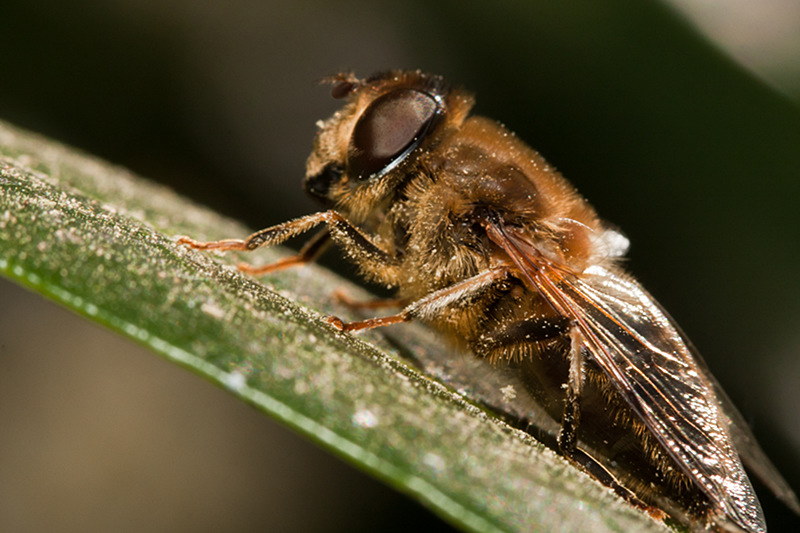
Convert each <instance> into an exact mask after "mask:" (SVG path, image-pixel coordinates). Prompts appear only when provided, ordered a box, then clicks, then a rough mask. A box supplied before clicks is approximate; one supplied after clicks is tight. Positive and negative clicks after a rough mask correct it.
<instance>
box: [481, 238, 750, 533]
mask: <svg viewBox="0 0 800 533" xmlns="http://www.w3.org/2000/svg"><path fill="white" fill-rule="evenodd" d="M486 229H487V234H488V235H489V238H490V239H491V240H492V241H494V242H495V243H496V244H498V245H499V246H500V247H501V248H503V249H504V250H505V251H506V253H508V255H509V257H510V258H511V260H512V261H513V262H514V263H515V264H516V266H517V267H518V268H519V269H520V270H521V271H522V273H523V275H524V276H525V278H527V280H528V281H529V282H530V283H531V284H532V285H533V286H534V287H535V288H536V289H537V290H538V291H539V292H540V293H541V294H542V296H543V297H544V298H545V299H547V300H548V301H549V302H550V304H551V305H552V306H553V307H554V308H555V309H556V310H557V311H558V312H560V313H562V314H563V315H565V316H568V317H570V318H571V319H573V320H574V321H575V324H576V325H577V327H578V328H579V330H580V333H581V335H582V336H583V338H584V340H585V343H586V346H585V348H586V350H587V351H588V353H589V357H590V358H591V359H592V360H594V361H595V362H596V363H597V364H598V365H599V366H600V367H601V368H602V369H603V371H604V372H605V373H606V374H607V375H608V377H609V379H610V381H611V382H612V383H613V384H614V386H615V387H616V388H617V390H618V391H619V393H620V394H621V395H622V396H623V397H624V398H625V400H626V401H627V403H628V405H629V406H630V407H631V408H632V409H633V411H634V412H635V413H636V414H637V415H638V416H639V418H640V419H641V420H642V421H643V422H644V423H645V424H646V426H647V427H648V429H649V430H650V432H651V433H652V434H653V435H654V436H655V437H656V438H657V439H658V441H659V442H660V443H661V444H662V446H663V447H664V449H665V450H666V451H667V452H668V453H669V455H670V456H671V457H672V458H673V459H674V461H675V462H676V464H677V465H679V466H680V468H681V469H682V470H683V471H684V472H685V473H686V474H687V475H688V476H689V477H690V478H691V479H693V480H694V481H695V483H697V485H698V486H699V487H700V488H701V490H702V491H703V492H704V493H705V494H706V495H707V496H708V498H709V499H710V501H711V502H712V503H713V504H714V505H715V506H716V507H717V508H718V509H720V510H721V511H723V512H724V513H725V514H726V515H727V516H728V517H729V519H730V520H731V521H733V522H734V523H736V524H738V525H739V526H740V527H742V528H743V529H745V530H747V531H752V532H758V531H766V526H765V523H764V517H763V514H762V511H761V507H760V505H759V503H758V500H757V498H756V496H755V493H754V491H753V488H752V486H751V485H750V481H749V480H748V479H747V476H746V475H745V472H744V469H743V467H742V463H741V461H740V460H739V456H738V454H737V452H736V449H735V448H734V446H733V443H732V441H731V437H730V435H729V433H728V427H727V426H728V419H727V417H726V416H725V415H724V414H723V413H722V412H721V408H720V404H719V401H718V399H717V398H716V396H715V394H714V387H713V385H712V383H711V382H710V381H709V380H708V379H707V378H706V377H705V372H704V371H703V370H702V369H701V368H700V367H699V366H698V364H697V362H696V361H695V359H694V358H693V357H692V355H691V352H690V350H689V348H688V347H687V345H686V343H685V342H684V341H683V339H682V337H681V335H680V333H679V331H678V329H677V328H676V326H675V325H674V324H673V323H672V322H671V320H670V318H669V317H668V316H667V315H666V314H665V313H664V312H663V311H662V309H661V307H660V306H659V305H658V304H657V303H656V302H655V301H654V300H653V298H652V297H651V296H650V295H649V294H648V293H647V291H645V290H644V289H643V288H642V287H641V286H640V285H639V284H638V283H637V282H636V281H634V280H632V279H627V278H625V277H622V276H620V275H619V274H617V273H614V272H611V271H609V270H607V269H605V268H602V267H590V268H589V269H587V270H586V271H584V272H582V273H581V274H580V276H578V275H574V274H571V273H568V272H565V271H564V270H562V269H560V268H559V267H558V266H556V265H554V264H553V263H552V262H551V261H549V260H548V259H546V258H545V257H543V256H542V255H541V253H539V252H538V250H537V249H536V247H535V246H534V245H533V244H532V243H531V242H530V241H529V240H528V239H527V238H526V236H525V235H524V234H523V233H522V232H520V231H517V230H515V229H513V228H504V227H502V226H501V225H488V226H487V228H486Z"/></svg>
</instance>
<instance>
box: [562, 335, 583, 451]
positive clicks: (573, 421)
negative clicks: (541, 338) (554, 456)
mask: <svg viewBox="0 0 800 533" xmlns="http://www.w3.org/2000/svg"><path fill="white" fill-rule="evenodd" d="M569 341H570V343H569V344H570V345H569V377H568V378H567V398H566V400H565V402H564V414H563V415H562V416H561V431H559V433H558V447H559V448H560V449H561V451H562V452H563V453H564V454H565V455H569V454H570V453H572V452H574V451H575V447H576V445H577V433H578V425H580V421H581V390H582V389H583V352H582V350H583V335H581V333H580V330H578V327H577V326H575V325H572V327H571V328H570V330H569Z"/></svg>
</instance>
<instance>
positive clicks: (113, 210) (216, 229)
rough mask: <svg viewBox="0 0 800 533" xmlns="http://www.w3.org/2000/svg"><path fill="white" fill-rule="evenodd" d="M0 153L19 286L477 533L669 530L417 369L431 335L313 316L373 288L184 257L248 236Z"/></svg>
mask: <svg viewBox="0 0 800 533" xmlns="http://www.w3.org/2000/svg"><path fill="white" fill-rule="evenodd" d="M0 156H2V158H0V273H2V274H3V275H5V276H8V277H9V278H11V279H13V280H16V281H18V282H19V283H21V284H24V285H26V286H28V287H30V288H32V289H33V290H35V291H37V292H39V293H41V294H43V295H44V296H47V297H49V298H52V299H54V300H56V301H58V302H60V303H61V304H63V305H65V306H66V307H68V308H70V309H72V310H74V311H76V312H78V313H80V314H83V315H85V316H86V317H88V318H89V319H91V320H94V321H96V322H99V323H101V324H104V325H105V326H107V327H109V328H111V329H112V330H115V331H118V332H119V333H121V334H123V335H126V336H128V337H130V338H131V339H132V340H134V341H136V342H138V343H141V344H143V345H145V346H147V347H149V348H150V349H152V350H153V351H154V352H156V353H158V354H160V355H161V356H163V357H165V358H167V359H169V360H171V361H174V362H175V363H177V364H179V365H182V366H184V367H186V368H188V369H189V370H191V371H193V372H195V373H197V374H199V375H201V376H203V377H205V378H207V379H208V380H210V381H212V382H214V383H216V384H217V385H219V386H221V387H224V388H227V389H228V390H229V391H230V393H231V394H233V395H235V396H237V397H239V398H240V399H241V400H243V401H245V402H248V403H250V404H252V405H254V406H255V407H257V408H258V409H260V410H262V411H263V412H265V413H267V414H269V415H271V416H273V417H275V418H277V419H279V420H281V421H282V422H284V423H285V424H286V425H288V426H290V427H292V428H294V429H295V430H297V431H298V432H300V433H302V434H304V435H306V436H307V437H308V438H309V439H311V440H313V441H315V442H318V443H320V444H321V445H323V446H324V447H326V448H327V449H329V450H331V451H332V452H334V453H336V454H339V455H341V456H343V457H345V458H347V459H348V460H349V461H351V462H352V463H353V464H354V465H355V466H357V467H359V468H361V469H363V470H366V471H368V472H371V473H373V474H374V475H376V476H377V477H379V478H381V479H383V480H385V481H386V482H388V483H389V484H391V485H393V486H395V487H397V488H398V489H400V490H402V491H404V492H406V493H409V494H412V495H414V496H415V497H417V498H418V499H419V500H420V501H422V502H423V503H424V504H425V505H427V506H428V507H430V508H431V509H433V510H434V511H435V512H437V513H439V514H441V515H442V516H444V517H446V518H447V519H449V520H450V521H451V522H453V523H455V524H457V525H460V526H461V527H463V528H465V529H468V530H474V531H531V530H536V531H663V530H664V526H663V525H661V524H658V523H656V522H654V521H653V520H651V519H650V518H649V517H647V516H646V515H644V514H643V513H641V512H638V511H636V510H634V509H632V508H630V507H629V506H628V505H626V504H624V503H623V502H621V501H620V500H619V499H618V498H616V497H615V496H614V495H613V494H612V493H611V492H610V491H609V490H607V489H606V488H604V487H602V486H600V485H599V484H597V483H596V482H594V481H593V480H591V479H590V478H588V477H587V476H585V475H583V474H581V473H580V472H578V471H576V470H575V469H574V468H572V467H571V466H569V465H568V464H567V463H565V462H564V461H563V460H562V459H561V458H559V457H558V456H556V455H555V454H554V453H552V452H551V451H549V450H547V449H545V448H543V447H541V446H540V445H538V444H537V443H536V442H535V441H533V440H532V439H531V438H530V437H528V436H527V435H525V434H523V433H521V432H519V431H516V430H514V429H512V428H510V427H508V426H506V425H505V424H503V423H502V422H500V421H498V420H496V419H494V418H492V417H491V416H489V415H487V414H486V413H485V412H484V411H482V410H481V409H479V408H477V407H475V406H474V405H473V404H472V403H470V402H469V401H468V400H467V399H465V398H464V397H462V396H461V395H459V394H458V393H456V392H453V391H452V390H451V389H449V388H447V387H445V386H443V385H441V384H439V383H437V382H436V381H433V380H431V379H428V378H426V377H425V376H423V375H421V374H420V373H419V372H417V371H416V370H414V369H413V368H411V367H410V366H408V365H407V364H406V363H405V362H404V361H403V360H402V358H400V357H399V355H398V354H399V352H400V351H403V350H409V351H414V350H440V349H441V347H440V346H438V345H437V343H436V342H431V341H429V340H426V337H425V335H421V336H419V337H418V338H417V340H412V341H410V344H409V346H411V345H413V348H411V347H409V346H405V347H403V346H399V347H398V346H396V347H394V348H392V347H391V345H389V344H388V343H386V342H385V341H383V340H382V338H381V337H380V336H379V335H377V334H373V335H370V336H367V337H365V339H366V340H362V339H359V338H356V337H354V336H352V335H349V334H342V333H338V332H336V331H334V330H333V329H332V328H331V327H329V326H328V325H326V324H325V323H324V322H323V321H321V320H320V318H321V313H322V310H321V309H316V310H315V309H314V308H317V307H322V308H323V309H325V310H327V311H328V312H330V311H331V309H333V307H332V304H331V305H328V304H327V303H326V302H327V301H328V300H329V294H330V292H331V291H332V290H333V288H337V287H343V286H344V287H348V289H347V290H350V291H351V292H355V291H357V289H356V288H353V287H349V286H348V284H347V282H346V281H344V280H342V279H339V278H337V277H336V276H334V275H333V274H331V273H329V272H326V271H324V270H323V269H321V268H319V267H316V266H310V267H305V268H303V269H297V270H294V271H288V272H281V273H280V274H279V275H276V276H273V277H269V278H267V279H266V280H264V282H263V283H262V282H259V281H256V280H254V279H253V278H250V277H248V276H245V275H242V274H241V273H239V272H238V271H237V270H236V269H235V268H233V267H232V264H233V263H234V262H235V261H236V259H237V258H236V257H229V256H226V257H217V258H215V257H212V256H209V255H208V254H203V253H197V252H194V251H191V250H187V249H186V248H184V247H180V246H176V245H175V243H174V236H175V235H178V234H186V235H191V236H194V237H198V238H221V237H231V236H241V235H245V234H247V229H246V228H243V227H241V226H239V225H237V224H236V223H234V222H232V221H229V220H225V219H223V218H221V217H219V216H218V215H215V214H213V213H210V212H208V211H205V210H203V209H201V208H199V207H197V206H195V205H193V204H191V203H190V202H188V201H187V200H185V199H182V198H180V197H178V196H177V195H175V194H174V193H172V192H170V191H169V190H166V189H164V188H161V187H158V186H156V185H153V184H151V183H149V182H147V181H146V180H143V179H141V178H137V177H135V176H133V175H131V174H130V173H129V172H127V171H125V170H123V169H119V168H116V167H113V166H111V165H108V164H106V163H103V162H101V161H98V160H95V159H92V158H90V157H87V156H84V155H81V154H78V153H75V152H74V151H71V150H69V149H67V148H64V147H62V146H59V145H57V144H55V143H52V142H50V141H47V140H45V139H42V138H39V137H37V136H34V135H30V134H27V133H24V132H20V131H18V130H16V129H14V128H13V127H11V126H8V125H4V124H1V123H0ZM283 253H285V252H282V251H280V250H269V251H265V252H264V253H263V254H262V255H260V256H259V258H260V260H262V261H264V262H267V261H271V260H274V259H275V258H276V257H278V256H280V255H281V254H283ZM337 312H338V311H337ZM43 326H44V327H45V328H46V325H43ZM410 335H411V337H412V339H413V338H414V337H413V336H414V333H413V331H412V333H411V334H410ZM367 341H369V342H367ZM265 482H268V481H265Z"/></svg>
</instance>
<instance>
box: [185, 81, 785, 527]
mask: <svg viewBox="0 0 800 533" xmlns="http://www.w3.org/2000/svg"><path fill="white" fill-rule="evenodd" d="M328 81H329V82H330V83H331V84H332V86H333V88H332V96H333V97H334V98H337V99H343V100H345V104H344V106H343V107H342V108H341V109H340V110H339V111H338V112H336V113H335V114H334V115H333V116H332V117H331V118H329V119H328V120H325V121H322V122H320V123H318V128H319V130H318V133H317V136H316V140H315V143H314V149H313V152H312V153H311V156H310V157H309V159H308V163H307V172H306V177H305V181H304V187H305V190H306V191H307V192H308V193H309V194H310V195H311V196H313V197H315V198H317V199H318V200H320V201H321V202H322V203H323V204H324V205H325V206H326V207H327V210H325V211H321V212H318V213H314V214H311V215H307V216H304V217H300V218H297V219H295V220H291V221H289V222H285V223H283V224H279V225H277V226H273V227H270V228H267V229H264V230H261V231H258V232H256V233H254V234H252V235H250V236H249V237H247V238H246V239H243V240H240V239H229V240H222V241H215V242H199V241H195V240H193V239H190V238H186V237H182V238H180V239H179V242H180V243H182V244H184V245H187V246H190V247H192V248H195V249H199V250H232V251H251V250H255V249H256V248H259V247H261V246H274V245H277V244H280V243H283V242H284V241H286V240H288V239H290V238H292V237H295V236H298V235H300V234H302V233H305V232H307V231H309V230H311V229H313V228H317V227H320V228H321V230H320V231H319V232H318V233H317V234H316V236H315V237H313V238H312V239H311V240H309V241H308V243H307V244H306V245H305V246H304V247H303V248H302V249H301V250H300V251H299V253H298V254H297V255H294V256H291V257H288V258H285V259H283V260H281V261H279V262H277V263H274V264H271V265H266V266H261V267H256V266H251V265H244V264H243V265H240V269H241V270H243V271H245V272H248V273H250V274H254V275H258V274H264V273H266V272H271V271H274V270H278V269H282V268H287V267H290V266H295V265H302V264H304V263H308V262H310V261H313V260H315V259H316V258H317V257H318V256H319V255H320V254H321V253H322V252H323V251H324V250H325V248H326V247H327V246H328V245H329V244H331V243H335V244H337V245H339V246H341V247H342V248H343V249H344V251H345V253H346V254H347V256H349V258H350V259H351V260H352V261H353V262H354V263H355V264H356V265H357V266H358V267H359V269H360V273H361V274H362V275H363V276H364V277H365V278H366V279H368V280H370V281H372V282H376V283H378V284H381V285H383V286H385V287H387V288H389V289H393V290H395V291H396V295H397V298H396V299H393V300H389V301H387V302H385V304H386V305H396V306H398V307H400V308H401V310H400V311H399V312H397V313H396V314H390V315H387V316H381V317H377V318H370V319H366V320H361V321H356V322H349V323H346V322H344V321H342V320H341V319H339V318H337V317H329V318H328V319H327V320H328V322H329V323H331V324H332V325H333V326H335V327H336V328H337V329H339V330H342V331H359V330H364V329H368V328H375V327H380V326H388V325H391V324H396V323H400V322H407V321H412V320H415V321H421V322H424V323H426V324H428V325H429V326H431V327H432V328H434V329H435V330H438V331H439V332H441V333H442V334H444V335H445V336H446V337H448V338H449V339H451V340H452V342H454V343H455V344H457V345H459V346H461V347H464V348H466V349H468V350H469V351H471V352H472V354H474V355H475V356H476V357H479V358H484V359H487V360H489V361H491V362H493V363H494V364H496V365H506V366H507V367H508V368H512V369H513V370H514V371H515V372H517V373H518V374H519V375H520V376H521V377H522V379H523V382H524V384H525V387H526V389H527V392H528V393H529V394H530V395H531V396H532V397H533V398H535V400H536V402H537V403H538V404H539V405H540V406H541V408H542V409H543V411H544V412H545V413H546V414H547V416H549V417H551V418H552V420H553V421H555V423H556V424H557V426H556V427H558V428H560V429H559V430H558V432H557V434H556V435H554V439H553V440H554V446H555V447H556V448H557V449H558V451H560V452H561V454H563V455H564V456H565V457H566V458H567V459H569V460H571V461H572V462H574V463H576V464H577V465H578V466H579V467H581V468H582V469H584V470H585V471H587V472H589V473H590V474H591V475H593V476H594V477H596V478H598V479H599V480H600V481H601V482H603V483H605V484H607V485H609V486H611V487H612V488H613V489H614V490H615V491H617V492H618V493H619V494H620V495H621V496H623V497H624V498H625V499H627V500H628V501H629V502H631V503H633V504H635V505H638V506H640V507H642V508H644V509H646V510H648V511H650V512H651V514H653V515H654V516H658V517H661V518H665V517H667V516H668V515H669V516H671V517H672V518H673V519H675V520H678V521H680V522H682V523H684V524H685V525H686V526H687V527H689V528H690V529H693V530H703V529H708V528H713V529H717V530H732V531H747V532H760V531H766V525H765V521H764V516H763V513H762V510H761V507H760V504H759V502H758V499H757V498H756V495H755V492H754V491H753V488H752V486H751V483H750V481H749V479H748V477H747V475H746V474H745V471H744V468H743V466H742V464H743V463H744V464H747V465H748V467H749V468H750V469H751V471H752V472H753V473H754V475H756V476H758V477H759V478H760V479H761V480H762V481H763V482H764V483H765V485H766V486H767V487H768V488H770V489H771V490H772V491H773V492H775V493H776V494H777V495H778V497H779V498H781V499H782V500H784V501H785V502H786V503H787V505H789V507H791V508H792V509H794V510H795V511H796V512H800V504H798V500H797V497H796V496H795V495H794V493H793V492H792V490H791V488H790V487H789V486H788V484H787V483H786V482H785V481H784V480H783V479H782V478H781V476H780V474H778V472H777V471H776V469H775V467H774V466H773V465H772V464H771V463H770V461H769V460H768V459H767V457H766V456H765V454H764V453H763V452H762V451H761V449H760V448H759V447H758V444H757V443H756V442H755V439H754V437H753V435H752V434H751V433H750V431H749V430H748V428H747V425H746V424H745V423H744V422H743V420H742V418H741V415H739V414H738V413H737V411H736V409H735V408H734V407H733V405H732V404H731V402H730V401H729V400H728V398H727V396H726V395H725V394H724V392H723V391H722V389H721V388H720V387H719V386H718V385H717V383H716V381H715V380H714V379H713V377H712V376H711V375H710V373H709V372H708V370H707V369H706V367H705V366H704V364H703V362H702V360H701V359H700V356H699V355H698V354H697V353H696V351H695V349H694V348H693V347H692V345H691V344H690V343H689V341H688V340H687V338H686V337H685V335H684V334H683V333H682V332H681V330H680V329H679V328H678V326H677V325H676V324H675V323H674V321H673V320H672V319H671V318H670V317H669V315H668V314H667V313H666V312H665V311H664V310H663V309H662V308H661V306H660V305H659V304H658V303H657V302H656V301H655V300H654V299H653V297H652V296H650V294H649V293H648V292H647V291H646V290H645V289H644V288H643V287H642V286H641V285H640V284H639V283H638V282H637V281H636V280H634V279H633V278H632V277H630V276H629V275H628V274H626V273H625V272H624V271H623V270H622V269H621V268H620V266H619V262H620V258H621V257H622V256H623V255H624V253H625V252H626V249H627V240H626V239H625V237H623V236H622V235H621V234H620V233H619V232H617V231H615V230H614V229H612V228H610V227H609V226H608V225H607V224H605V223H604V222H603V221H602V220H601V219H600V218H599V217H598V215H597V213H596V212H595V210H594V209H593V208H592V207H591V206H590V205H589V204H588V203H587V201H586V200H585V199H584V198H582V197H581V196H580V195H579V194H578V193H577V191H576V190H575V188H574V187H573V186H572V185H570V184H569V183H568V182H567V181H566V180H565V179H564V178H563V177H562V176H561V174H559V173H558V172H557V171H556V170H555V169H554V168H553V167H552V166H551V165H549V164H548V163H547V161H545V159H544V158H543V157H542V156H541V155H540V154H539V153H538V152H536V151H534V150H533V149H531V148H530V147H528V146H527V145H526V144H525V143H524V142H522V141H521V140H520V139H518V138H517V137H516V136H515V135H514V134H513V133H512V132H510V131H508V130H507V129H506V128H505V127H504V126H502V125H501V124H499V123H498V122H495V121H493V120H490V119H487V118H484V117H480V116H472V115H471V114H470V111H471V108H472V107H473V104H474V100H473V97H472V96H471V95H470V94H469V93H467V92H465V91H464V90H462V89H460V88H455V87H451V86H449V85H448V84H446V83H445V82H444V80H443V79H442V78H441V77H438V76H432V75H427V74H424V73H421V72H419V71H389V72H384V73H379V74H376V75H373V76H371V77H368V78H365V79H359V78H356V77H355V76H353V75H350V74H340V75H337V76H334V77H332V78H330V79H329V80H328ZM351 304H352V305H357V304H355V303H352V302H351ZM381 306H382V304H381V303H380V302H372V303H367V302H365V303H364V305H363V307H365V308H373V309H374V308H378V307H381Z"/></svg>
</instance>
